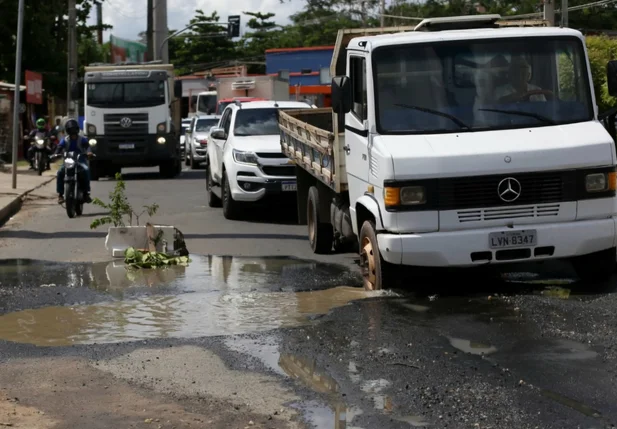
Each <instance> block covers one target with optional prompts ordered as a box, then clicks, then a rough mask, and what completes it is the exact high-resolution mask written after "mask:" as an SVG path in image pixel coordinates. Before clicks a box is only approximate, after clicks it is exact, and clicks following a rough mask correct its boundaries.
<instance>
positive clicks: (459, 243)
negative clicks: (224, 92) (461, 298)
mask: <svg viewBox="0 0 617 429" xmlns="http://www.w3.org/2000/svg"><path fill="white" fill-rule="evenodd" d="M502 23H503V21H501V18H500V17H499V16H498V15H483V16H469V17H460V18H438V19H427V20H424V21H423V22H421V23H420V24H419V25H418V26H417V27H413V28H412V27H407V28H382V29H379V28H376V29H355V30H341V31H340V32H339V35H338V38H337V42H336V47H335V51H334V56H333V59H332V64H331V70H330V71H331V74H332V76H335V77H334V78H333V80H332V105H333V107H332V109H313V110H298V111H285V112H281V113H280V116H279V127H280V129H281V146H282V150H283V152H284V153H285V154H287V156H288V157H289V158H291V159H292V160H294V161H295V162H296V164H297V168H296V174H297V186H298V205H299V207H298V211H299V215H300V218H301V219H300V220H301V222H306V223H308V233H309V241H310V244H311V246H312V248H313V251H314V252H316V253H328V252H330V251H331V250H332V248H333V246H334V249H335V250H337V249H342V248H345V247H347V245H348V244H353V245H355V244H356V243H358V244H359V251H360V255H361V258H360V259H361V264H362V268H363V270H362V271H363V276H364V284H365V287H366V288H367V289H381V288H382V287H387V286H388V284H389V283H388V282H389V280H388V279H389V277H390V276H392V275H393V273H394V270H393V268H394V267H393V266H396V265H398V266H401V265H404V266H420V267H468V266H476V265H482V264H506V263H516V262H525V261H541V260H546V259H552V258H560V259H569V260H571V261H572V262H573V266H574V268H575V269H576V272H577V274H578V276H579V277H580V278H581V279H582V280H585V281H589V282H600V281H604V280H606V279H607V278H608V277H609V276H610V275H611V274H612V273H613V271H614V268H615V263H616V259H615V245H616V241H615V240H616V223H615V222H616V214H617V205H616V198H615V188H616V175H615V163H616V158H615V143H614V141H613V140H612V138H611V136H610V135H609V133H608V132H607V131H606V129H605V128H604V127H603V126H602V124H601V123H600V122H599V121H598V111H597V106H596V101H595V95H594V92H593V86H592V81H591V73H590V67H589V60H588V57H587V51H586V47H585V41H584V38H583V36H582V35H581V33H580V32H578V31H575V30H572V29H567V28H555V27H545V26H542V27H513V26H511V25H510V26H509V28H504V27H503V25H502ZM375 33H384V34H379V35H376V34H375ZM371 34H372V35H371ZM345 48H346V50H345ZM613 74H614V75H615V76H613ZM609 91H610V92H611V93H612V94H615V93H617V68H616V67H615V64H614V63H611V64H610V65H609Z"/></svg>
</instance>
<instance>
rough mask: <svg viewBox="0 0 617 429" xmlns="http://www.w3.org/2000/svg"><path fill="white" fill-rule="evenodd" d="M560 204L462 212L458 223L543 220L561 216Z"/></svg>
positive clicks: (459, 214) (459, 213)
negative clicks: (527, 219)
mask: <svg viewBox="0 0 617 429" xmlns="http://www.w3.org/2000/svg"><path fill="white" fill-rule="evenodd" d="M560 206H561V205H560V204H541V205H532V206H513V207H502V208H489V209H471V210H460V211H459V212H458V213H457V214H458V221H459V222H461V223H466V222H481V221H491V220H507V219H521V218H542V217H554V216H559V209H560Z"/></svg>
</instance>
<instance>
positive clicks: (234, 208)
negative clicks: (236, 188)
mask: <svg viewBox="0 0 617 429" xmlns="http://www.w3.org/2000/svg"><path fill="white" fill-rule="evenodd" d="M221 188H222V189H223V195H222V197H223V216H225V219H229V220H237V219H238V218H239V217H240V204H239V203H238V202H237V201H234V199H233V196H232V195H231V188H230V187H229V180H227V172H224V173H223V183H222V184H221Z"/></svg>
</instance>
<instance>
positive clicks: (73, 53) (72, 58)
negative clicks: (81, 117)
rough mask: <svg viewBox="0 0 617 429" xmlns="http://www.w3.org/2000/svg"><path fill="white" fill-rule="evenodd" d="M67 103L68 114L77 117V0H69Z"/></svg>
mask: <svg viewBox="0 0 617 429" xmlns="http://www.w3.org/2000/svg"><path fill="white" fill-rule="evenodd" d="M68 66H69V67H68V79H67V91H66V103H67V110H68V112H67V113H68V116H70V117H73V118H74V117H76V110H77V109H76V108H75V101H74V100H72V97H71V95H72V94H71V92H72V90H73V88H74V87H75V86H76V85H77V10H76V8H75V0H69V55H68Z"/></svg>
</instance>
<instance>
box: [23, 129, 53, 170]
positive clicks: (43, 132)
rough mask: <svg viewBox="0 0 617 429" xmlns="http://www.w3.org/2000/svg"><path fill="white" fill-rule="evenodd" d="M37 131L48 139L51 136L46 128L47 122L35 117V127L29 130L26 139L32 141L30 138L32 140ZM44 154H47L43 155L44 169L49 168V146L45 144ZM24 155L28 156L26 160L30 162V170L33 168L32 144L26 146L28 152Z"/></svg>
mask: <svg viewBox="0 0 617 429" xmlns="http://www.w3.org/2000/svg"><path fill="white" fill-rule="evenodd" d="M37 133H42V134H44V135H45V137H44V138H45V139H49V137H51V135H50V133H49V131H48V130H47V122H46V121H45V119H43V118H39V119H37V121H36V128H35V129H34V130H32V131H30V134H28V141H29V142H32V140H34V138H35V137H36V134H37ZM45 154H46V155H47V156H46V157H45V160H46V166H45V169H46V170H50V169H51V167H50V165H49V155H51V148H50V147H49V146H45ZM26 156H27V157H28V161H29V162H30V170H34V145H33V144H30V147H28V152H27V155H26Z"/></svg>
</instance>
